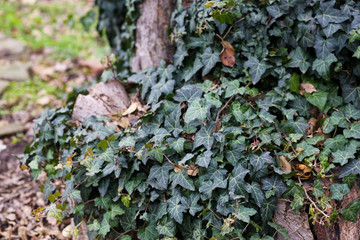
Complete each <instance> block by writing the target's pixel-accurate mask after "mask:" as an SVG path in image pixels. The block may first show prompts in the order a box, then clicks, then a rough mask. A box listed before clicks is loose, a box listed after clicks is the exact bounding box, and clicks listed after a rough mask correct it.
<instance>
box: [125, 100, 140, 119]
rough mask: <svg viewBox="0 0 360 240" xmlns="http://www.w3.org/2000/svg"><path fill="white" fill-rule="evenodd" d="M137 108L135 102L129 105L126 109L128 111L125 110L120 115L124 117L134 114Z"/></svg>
mask: <svg viewBox="0 0 360 240" xmlns="http://www.w3.org/2000/svg"><path fill="white" fill-rule="evenodd" d="M137 107H138V104H137V102H134V103H131V105H130V106H129V107H128V109H126V110H125V112H123V113H122V115H123V116H126V115H128V114H131V113H133V112H135V111H136V109H137Z"/></svg>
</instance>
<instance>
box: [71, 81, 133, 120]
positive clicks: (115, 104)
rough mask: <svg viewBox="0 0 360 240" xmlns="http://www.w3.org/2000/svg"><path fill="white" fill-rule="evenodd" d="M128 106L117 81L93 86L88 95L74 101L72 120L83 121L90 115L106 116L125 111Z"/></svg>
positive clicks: (123, 90)
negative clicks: (121, 110)
mask: <svg viewBox="0 0 360 240" xmlns="http://www.w3.org/2000/svg"><path fill="white" fill-rule="evenodd" d="M129 105H130V100H129V97H128V95H127V93H126V91H125V88H124V87H123V85H122V84H121V83H120V82H119V81H118V80H112V81H108V82H106V83H103V82H101V83H98V84H96V85H94V86H93V87H92V88H91V89H90V91H89V95H86V96H84V95H81V94H80V95H79V96H78V97H77V99H76V102H75V106H74V110H73V114H72V119H73V120H79V121H83V120H85V119H86V118H87V117H90V116H92V115H107V114H110V113H115V112H118V111H119V110H120V109H127V108H128V107H129Z"/></svg>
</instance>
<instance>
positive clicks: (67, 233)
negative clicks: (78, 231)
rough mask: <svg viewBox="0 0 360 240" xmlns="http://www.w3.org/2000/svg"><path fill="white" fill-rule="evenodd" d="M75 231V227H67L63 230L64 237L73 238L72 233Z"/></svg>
mask: <svg viewBox="0 0 360 240" xmlns="http://www.w3.org/2000/svg"><path fill="white" fill-rule="evenodd" d="M72 230H73V226H71V224H69V225H67V226H66V227H65V228H64V230H62V232H61V233H62V235H63V236H64V237H66V238H70V237H71V231H72Z"/></svg>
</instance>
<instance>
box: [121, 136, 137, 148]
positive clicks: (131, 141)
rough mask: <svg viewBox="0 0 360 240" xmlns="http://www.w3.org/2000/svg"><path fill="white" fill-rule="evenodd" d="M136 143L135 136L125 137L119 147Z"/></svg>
mask: <svg viewBox="0 0 360 240" xmlns="http://www.w3.org/2000/svg"><path fill="white" fill-rule="evenodd" d="M135 144H136V141H135V138H134V137H133V136H128V137H124V138H123V139H121V140H120V142H119V147H120V148H123V147H132V146H134V145H135Z"/></svg>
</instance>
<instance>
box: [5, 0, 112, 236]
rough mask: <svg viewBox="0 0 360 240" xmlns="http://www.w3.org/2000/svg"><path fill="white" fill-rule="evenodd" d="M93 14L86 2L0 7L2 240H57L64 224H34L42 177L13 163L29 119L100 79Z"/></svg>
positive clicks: (105, 51)
mask: <svg viewBox="0 0 360 240" xmlns="http://www.w3.org/2000/svg"><path fill="white" fill-rule="evenodd" d="M98 14H99V10H98V9H97V8H94V1H90V0H76V1H73V0H0V239H22V240H24V239H63V236H62V235H61V230H62V229H63V228H64V226H66V225H67V224H69V223H66V222H65V223H62V224H59V223H57V221H56V219H54V218H43V219H39V221H37V220H36V219H35V218H33V217H32V211H33V210H34V209H36V208H38V207H42V206H44V205H45V203H44V200H43V198H42V196H41V192H40V187H41V185H42V184H43V182H42V181H44V176H40V178H39V179H38V180H37V181H34V180H33V179H32V177H31V176H30V173H29V172H28V171H27V169H26V168H25V167H23V169H20V167H19V162H18V160H17V158H16V155H17V154H21V153H23V151H24V149H25V147H26V145H27V144H28V143H29V142H30V141H31V139H32V136H33V130H32V125H33V120H34V119H36V118H37V117H38V116H39V115H40V114H41V113H42V112H44V111H46V110H47V109H50V108H56V107H60V106H62V105H64V104H65V101H66V99H67V98H68V94H70V93H71V92H72V91H73V90H74V89H81V88H86V87H87V86H89V85H91V84H92V83H94V82H95V81H96V78H97V77H98V76H100V75H101V73H102V70H103V66H102V64H101V62H100V60H101V59H104V57H105V56H106V55H109V54H110V51H111V50H110V47H109V45H108V43H107V41H106V39H105V37H104V34H99V32H98V31H97V30H96V26H97V19H98Z"/></svg>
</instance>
